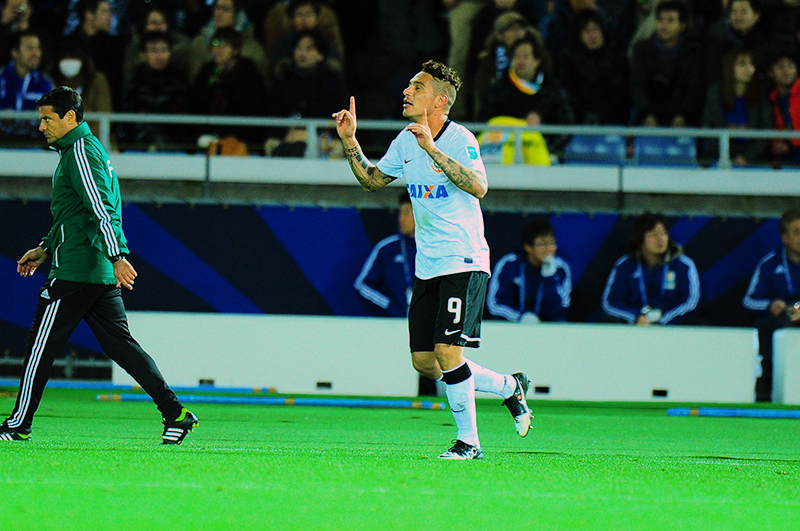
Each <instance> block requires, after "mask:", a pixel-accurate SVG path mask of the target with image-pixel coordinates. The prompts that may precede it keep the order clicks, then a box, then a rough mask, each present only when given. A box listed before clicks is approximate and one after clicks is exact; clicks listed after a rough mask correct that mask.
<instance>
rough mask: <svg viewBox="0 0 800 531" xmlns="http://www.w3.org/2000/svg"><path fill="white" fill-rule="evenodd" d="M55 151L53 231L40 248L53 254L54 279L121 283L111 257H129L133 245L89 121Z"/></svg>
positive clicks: (116, 189)
mask: <svg viewBox="0 0 800 531" xmlns="http://www.w3.org/2000/svg"><path fill="white" fill-rule="evenodd" d="M51 148H52V149H55V150H56V151H58V154H59V156H60V159H61V160H60V161H59V163H58V166H57V167H56V171H55V172H54V173H53V202H52V205H51V208H50V209H51V211H52V212H53V227H52V228H51V229H50V232H49V233H48V235H47V236H45V237H44V238H43V239H42V242H41V244H40V245H41V246H42V248H44V249H45V250H46V251H47V252H48V253H49V254H52V266H51V268H50V276H49V278H56V279H59V280H71V281H73V282H88V283H92V284H116V280H115V279H114V267H113V266H112V265H111V261H110V258H111V257H114V256H117V255H120V254H128V246H127V242H126V240H125V235H124V234H123V232H122V199H121V198H120V194H119V180H118V179H117V174H116V172H115V171H114V167H113V166H112V165H111V160H109V158H108V154H107V153H106V150H105V149H103V146H102V144H100V141H99V140H97V138H95V136H94V135H92V132H91V130H90V129H89V126H88V125H87V124H86V122H83V123H81V124H80V125H79V126H78V127H76V128H75V129H73V130H71V131H70V132H68V133H67V134H66V135H64V136H63V137H61V138H60V139H58V140H57V141H55V142H53V143H52V144H51Z"/></svg>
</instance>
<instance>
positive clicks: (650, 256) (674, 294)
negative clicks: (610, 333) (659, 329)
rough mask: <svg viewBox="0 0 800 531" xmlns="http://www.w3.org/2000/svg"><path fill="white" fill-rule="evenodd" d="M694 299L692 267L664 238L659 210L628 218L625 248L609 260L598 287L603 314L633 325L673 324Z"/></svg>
mask: <svg viewBox="0 0 800 531" xmlns="http://www.w3.org/2000/svg"><path fill="white" fill-rule="evenodd" d="M699 300H700V278H699V276H698V275H697V268H696V267H695V265H694V262H693V261H692V259H691V258H689V257H688V256H686V255H684V254H683V249H682V248H681V246H680V245H679V244H677V243H675V242H673V241H672V240H671V239H670V237H669V232H668V231H667V223H666V219H665V218H664V216H663V215H661V214H652V213H645V214H642V215H641V216H639V217H637V218H636V219H635V220H633V223H632V224H631V230H630V236H629V240H628V254H626V255H625V256H623V257H622V258H620V259H619V260H617V262H616V263H615V264H614V267H613V268H612V269H611V274H610V275H609V277H608V282H606V288H605V291H603V301H602V307H603V311H604V312H605V313H606V315H608V317H609V318H610V319H611V320H613V321H621V322H626V323H632V324H637V325H649V324H662V325H665V324H678V323H679V322H681V321H683V320H685V318H686V316H687V314H688V313H689V312H691V311H692V310H694V309H695V308H696V307H697V303H698V301H699Z"/></svg>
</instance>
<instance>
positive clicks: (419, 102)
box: [403, 72, 436, 121]
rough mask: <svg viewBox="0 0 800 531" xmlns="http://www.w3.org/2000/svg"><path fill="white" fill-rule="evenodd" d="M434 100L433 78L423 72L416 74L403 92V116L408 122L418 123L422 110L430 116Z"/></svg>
mask: <svg viewBox="0 0 800 531" xmlns="http://www.w3.org/2000/svg"><path fill="white" fill-rule="evenodd" d="M435 99H436V95H435V94H434V91H433V76H431V75H430V74H426V73H425V72H420V73H418V74H417V75H416V76H414V77H412V78H411V81H409V82H408V88H406V89H405V90H404V91H403V116H404V117H406V118H408V119H409V120H414V121H419V120H421V119H422V111H424V110H427V111H428V116H430V115H431V113H432V112H433V104H434V101H435Z"/></svg>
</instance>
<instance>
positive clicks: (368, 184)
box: [344, 144, 397, 192]
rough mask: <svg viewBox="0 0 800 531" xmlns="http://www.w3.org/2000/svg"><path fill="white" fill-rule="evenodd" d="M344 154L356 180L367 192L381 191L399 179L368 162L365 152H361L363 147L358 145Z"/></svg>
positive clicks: (346, 149) (346, 150)
mask: <svg viewBox="0 0 800 531" xmlns="http://www.w3.org/2000/svg"><path fill="white" fill-rule="evenodd" d="M344 154H345V156H346V157H347V162H348V163H349V164H350V169H351V170H352V171H353V175H355V176H356V180H358V182H359V183H360V184H361V188H363V189H364V190H366V191H367V192H375V191H376V190H380V189H381V188H383V187H384V186H386V185H387V184H389V183H390V182H392V181H394V180H395V179H397V177H392V176H391V175H386V174H385V173H383V172H382V171H380V170H379V169H378V167H377V166H375V165H374V164H372V163H371V162H370V161H368V160H367V157H365V156H364V152H363V151H361V146H359V145H358V144H356V145H355V146H353V147H349V148H345V150H344Z"/></svg>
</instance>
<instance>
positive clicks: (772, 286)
mask: <svg viewBox="0 0 800 531" xmlns="http://www.w3.org/2000/svg"><path fill="white" fill-rule="evenodd" d="M778 226H779V228H780V232H781V241H782V243H783V245H781V246H780V247H778V248H777V249H775V250H774V251H771V252H770V253H768V254H767V255H766V256H765V257H764V258H762V259H761V261H760V262H759V263H758V265H757V266H756V270H755V271H754V272H753V277H752V278H751V279H750V285H749V286H748V288H747V293H745V296H744V299H743V300H742V304H743V305H744V307H745V308H747V309H748V310H752V311H754V312H756V313H757V314H758V321H757V323H756V327H757V328H758V352H759V356H760V357H761V376H760V377H759V378H758V379H757V380H756V400H757V401H759V402H767V401H770V400H771V399H772V334H773V333H774V332H775V331H776V330H779V329H781V328H786V327H788V326H798V324H800V308H799V306H800V304H798V302H800V210H788V211H787V212H784V214H783V215H782V216H781V219H780V221H779V223H778Z"/></svg>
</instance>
